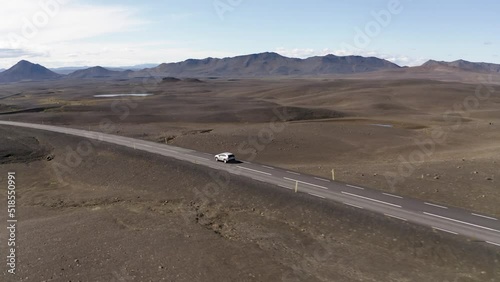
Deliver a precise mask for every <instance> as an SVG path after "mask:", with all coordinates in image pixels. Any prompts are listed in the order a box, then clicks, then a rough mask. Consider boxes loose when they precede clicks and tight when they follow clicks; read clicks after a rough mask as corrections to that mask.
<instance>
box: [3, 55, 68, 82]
mask: <svg viewBox="0 0 500 282" xmlns="http://www.w3.org/2000/svg"><path fill="white" fill-rule="evenodd" d="M59 77H60V75H59V74H57V73H55V72H53V71H51V70H49V69H47V68H45V67H44V66H41V65H39V64H34V63H32V62H29V61H26V60H21V61H19V62H18V63H17V64H15V65H14V66H12V67H11V68H10V69H8V70H6V71H3V72H2V73H0V82H18V81H22V80H45V79H56V78H59Z"/></svg>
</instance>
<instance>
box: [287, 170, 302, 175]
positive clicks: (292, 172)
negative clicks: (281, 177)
mask: <svg viewBox="0 0 500 282" xmlns="http://www.w3.org/2000/svg"><path fill="white" fill-rule="evenodd" d="M286 172H288V173H290V174H295V175H300V173H297V172H294V171H288V170H287V171H286Z"/></svg>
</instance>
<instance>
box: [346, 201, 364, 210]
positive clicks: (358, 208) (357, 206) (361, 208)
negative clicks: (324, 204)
mask: <svg viewBox="0 0 500 282" xmlns="http://www.w3.org/2000/svg"><path fill="white" fill-rule="evenodd" d="M344 205H348V206H351V207H355V208H358V209H362V210H363V209H364V208H363V207H360V206H356V205H353V204H349V203H345V202H344Z"/></svg>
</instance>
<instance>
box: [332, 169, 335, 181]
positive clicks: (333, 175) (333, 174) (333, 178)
mask: <svg viewBox="0 0 500 282" xmlns="http://www.w3.org/2000/svg"><path fill="white" fill-rule="evenodd" d="M332 180H335V169H332Z"/></svg>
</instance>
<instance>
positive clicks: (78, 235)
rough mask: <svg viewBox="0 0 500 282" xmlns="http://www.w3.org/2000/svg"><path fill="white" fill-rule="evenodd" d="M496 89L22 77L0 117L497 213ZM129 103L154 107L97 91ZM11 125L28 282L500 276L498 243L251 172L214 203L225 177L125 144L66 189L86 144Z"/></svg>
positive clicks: (83, 168) (78, 173) (4, 148)
mask: <svg viewBox="0 0 500 282" xmlns="http://www.w3.org/2000/svg"><path fill="white" fill-rule="evenodd" d="M485 79H487V76H486V78H485ZM483 81H484V80H478V81H477V83H472V82H470V83H463V82H457V81H455V82H453V81H437V80H431V79H429V78H422V79H407V78H401V79H386V80H382V79H378V78H376V79H374V78H369V77H364V78H363V79H359V78H357V79H351V78H348V77H343V78H342V79H334V78H324V79H202V80H201V81H198V80H182V81H176V80H167V81H161V80H155V79H147V80H142V79H135V80H124V81H103V80H102V81H99V80H87V81H85V80H83V81H76V80H75V81H57V82H45V83H43V82H37V83H18V84H7V85H0V93H1V95H0V96H1V97H5V98H0V104H1V105H0V118H1V119H4V120H9V119H10V120H15V121H24V122H33V123H46V124H53V125H62V126H69V127H75V128H84V129H90V130H94V131H106V132H109V133H112V134H118V135H125V136H131V137H135V138H142V139H146V140H152V141H156V142H166V143H168V144H171V145H175V146H180V147H185V148H192V149H196V150H199V151H204V152H209V153H219V152H222V151H232V152H234V153H235V154H236V155H237V157H238V158H240V159H242V160H251V161H255V162H260V163H262V164H270V165H275V166H280V167H285V168H288V169H293V170H296V171H300V172H304V173H309V174H314V175H318V176H322V177H328V178H330V177H331V171H332V169H335V177H336V179H337V180H340V181H343V182H348V183H352V184H358V185H365V186H368V187H372V188H376V189H380V190H384V191H391V192H392V193H396V194H400V195H405V196H410V197H415V198H420V199H424V200H427V201H432V202H435V203H442V204H447V205H452V206H457V207H462V208H466V209H470V210H472V211H476V212H481V213H485V214H489V215H492V216H496V217H498V216H500V207H499V205H498V203H499V202H500V185H499V184H498V180H499V177H500V175H499V169H498V168H499V162H500V144H499V143H498V140H499V139H500V131H499V130H498V129H499V126H500V111H499V106H500V94H499V93H500V87H498V86H489V85H488V86H485V85H483V84H482V83H483ZM478 89H479V91H478ZM113 93H125V94H127V93H151V94H155V95H153V96H148V97H135V98H95V97H93V96H94V95H97V94H113ZM1 130H2V132H1V134H0V136H1V137H2V138H3V139H2V141H1V143H0V160H1V163H3V164H2V165H0V169H1V170H2V172H1V173H2V174H1V175H0V177H5V175H6V172H7V171H10V170H16V171H17V172H18V174H19V179H20V180H19V184H18V185H19V188H18V189H19V193H20V198H19V202H20V205H21V208H20V214H19V216H20V218H23V220H24V222H23V223H22V225H20V226H21V227H20V230H19V236H20V239H19V240H20V242H22V244H24V246H25V247H23V248H22V249H21V250H20V252H21V254H20V261H19V263H20V265H21V266H20V275H21V276H19V277H23V276H26V277H28V278H27V279H26V280H27V281H34V280H33V279H34V278H33V277H43V279H41V280H47V281H51V280H50V279H52V281H60V280H61V279H66V280H70V279H71V280H72V281H73V280H76V281H78V280H81V281H88V280H93V281H112V280H110V279H115V281H123V280H120V279H121V278H119V277H118V278H117V275H118V276H120V275H121V276H124V275H128V276H130V277H132V278H130V281H148V280H152V281H157V280H159V279H160V277H161V278H165V281H173V280H175V281H200V280H208V281H213V280H219V281H236V280H243V281H245V280H248V281H277V280H279V279H282V278H283V277H284V276H286V277H290V279H292V280H290V281H332V280H333V281H353V280H354V281H497V280H498V279H499V277H500V276H499V273H498V269H500V267H499V257H498V256H499V253H498V251H495V250H494V248H490V249H487V248H485V247H481V246H478V245H476V244H475V243H474V242H472V241H467V240H466V239H464V238H461V237H455V236H448V235H442V234H438V233H433V232H432V231H431V230H430V229H428V228H421V227H416V226H413V225H409V224H402V223H401V222H399V221H395V220H389V219H386V218H384V217H383V216H378V215H374V214H370V213H364V212H360V211H357V210H355V209H350V208H346V207H343V206H339V205H337V204H335V203H331V202H322V201H318V200H317V199H311V198H309V197H307V196H303V195H300V194H298V195H294V194H289V192H286V191H281V190H279V189H278V188H276V187H272V186H269V185H265V184H262V183H255V182H252V181H250V180H245V179H236V178H234V177H232V178H231V181H230V183H229V184H228V185H225V186H223V187H222V188H220V190H218V191H217V193H216V196H213V194H210V193H209V195H212V196H209V197H207V196H206V193H202V194H201V195H202V196H200V193H196V192H195V191H204V190H203V189H204V185H205V184H206V183H211V182H213V179H210V172H211V171H210V170H208V169H204V168H200V167H197V166H194V165H191V164H184V163H179V162H176V161H174V160H170V159H164V158H160V157H156V156H151V155H145V154H142V153H139V152H133V151H130V150H127V149H122V148H118V147H114V146H111V145H109V146H108V145H105V144H98V145H96V146H95V147H93V151H92V153H91V154H90V155H89V157H85V158H83V160H82V163H81V165H78V166H77V167H76V168H74V169H71V170H70V171H69V172H64V173H63V181H61V179H60V178H58V177H57V175H56V174H55V172H54V169H53V164H54V163H63V162H64V160H65V158H66V157H67V154H68V152H67V146H68V145H69V146H71V147H72V148H77V146H78V142H79V139H76V138H72V137H67V136H61V135H56V134H49V133H40V132H37V131H29V130H22V129H13V128H11V127H2V129H1ZM27 152H34V153H33V154H31V153H30V154H27ZM48 155H49V156H50V158H49V159H51V158H52V157H54V160H52V161H47V160H46V157H47V156H48ZM30 160H35V161H30ZM2 179H3V178H2ZM1 216H4V215H1ZM4 236H5V235H4ZM35 238H39V239H35ZM20 244H21V243H20ZM22 244H21V245H22ZM28 246H29V247H28ZM2 247H4V246H2ZM20 248H21V247H20ZM62 250H64V251H62ZM53 257H54V258H55V261H52V258H53ZM28 269H29V271H28ZM90 273H91V274H90ZM289 275H290V276H289ZM128 276H127V277H128ZM6 277H7V276H6ZM51 277H52V278H51ZM294 279H295V280H294ZM124 281H127V280H124Z"/></svg>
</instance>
